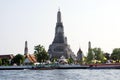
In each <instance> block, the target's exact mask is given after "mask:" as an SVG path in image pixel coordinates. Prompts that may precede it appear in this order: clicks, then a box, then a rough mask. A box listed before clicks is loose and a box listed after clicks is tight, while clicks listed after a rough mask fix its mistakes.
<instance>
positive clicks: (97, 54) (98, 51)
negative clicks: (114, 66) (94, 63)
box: [93, 48, 104, 61]
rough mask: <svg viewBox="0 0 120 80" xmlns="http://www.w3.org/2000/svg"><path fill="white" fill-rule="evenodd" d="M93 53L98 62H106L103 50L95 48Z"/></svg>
mask: <svg viewBox="0 0 120 80" xmlns="http://www.w3.org/2000/svg"><path fill="white" fill-rule="evenodd" d="M93 51H94V53H95V59H96V60H99V61H103V60H104V55H103V51H102V50H101V48H94V49H93Z"/></svg>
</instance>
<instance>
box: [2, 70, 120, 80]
mask: <svg viewBox="0 0 120 80" xmlns="http://www.w3.org/2000/svg"><path fill="white" fill-rule="evenodd" d="M0 80H120V70H119V69H108V70H106V69H99V70H97V69H95V70H90V69H66V70H62V69H61V70H57V69H55V70H0Z"/></svg>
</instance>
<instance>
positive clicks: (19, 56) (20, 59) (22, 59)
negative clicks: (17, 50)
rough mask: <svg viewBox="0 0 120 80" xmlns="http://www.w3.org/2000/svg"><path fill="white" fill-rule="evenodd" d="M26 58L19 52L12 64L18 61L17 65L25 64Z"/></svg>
mask: <svg viewBox="0 0 120 80" xmlns="http://www.w3.org/2000/svg"><path fill="white" fill-rule="evenodd" d="M24 60H25V57H24V56H23V55H21V54H17V55H16V56H15V57H14V58H13V59H12V61H11V62H12V64H14V63H16V64H17V65H21V64H23V62H24Z"/></svg>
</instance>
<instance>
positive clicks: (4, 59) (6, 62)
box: [2, 58, 9, 66]
mask: <svg viewBox="0 0 120 80" xmlns="http://www.w3.org/2000/svg"><path fill="white" fill-rule="evenodd" d="M2 65H5V66H7V65H9V59H8V58H3V59H2Z"/></svg>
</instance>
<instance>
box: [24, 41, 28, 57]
mask: <svg viewBox="0 0 120 80" xmlns="http://www.w3.org/2000/svg"><path fill="white" fill-rule="evenodd" d="M27 54H28V45H27V41H25V49H24V55H27Z"/></svg>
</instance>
